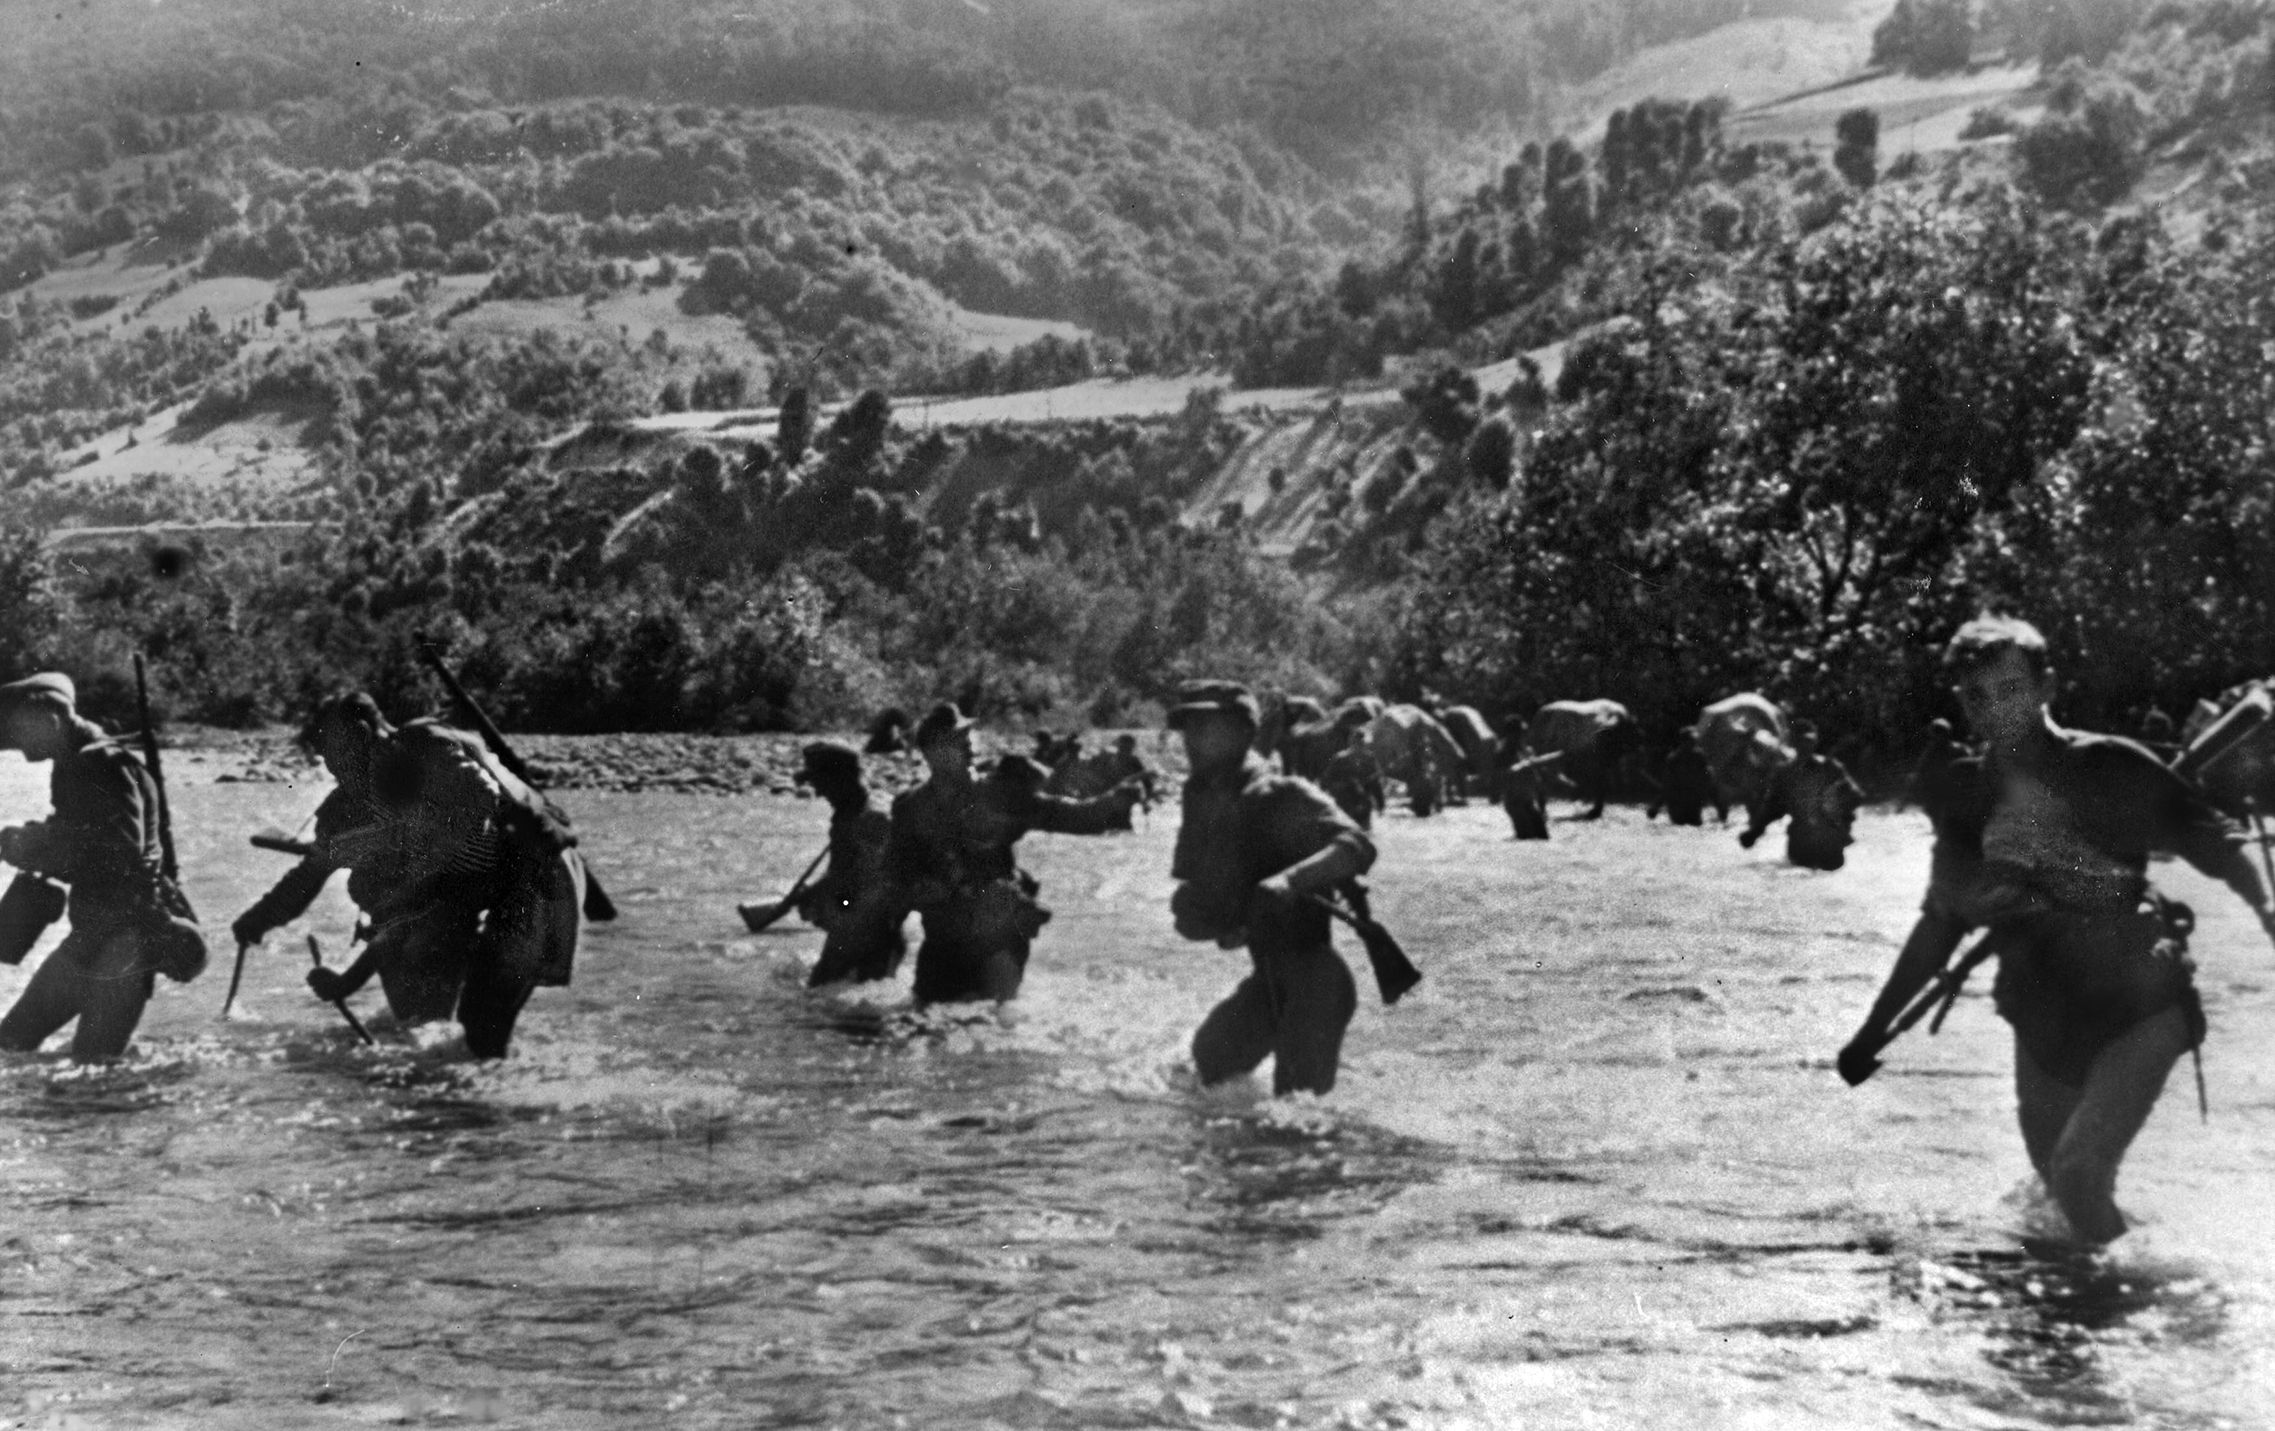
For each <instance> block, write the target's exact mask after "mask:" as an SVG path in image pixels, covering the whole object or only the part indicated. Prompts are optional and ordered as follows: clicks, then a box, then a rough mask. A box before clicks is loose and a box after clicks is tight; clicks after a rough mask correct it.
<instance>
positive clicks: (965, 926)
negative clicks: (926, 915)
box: [928, 875, 1051, 949]
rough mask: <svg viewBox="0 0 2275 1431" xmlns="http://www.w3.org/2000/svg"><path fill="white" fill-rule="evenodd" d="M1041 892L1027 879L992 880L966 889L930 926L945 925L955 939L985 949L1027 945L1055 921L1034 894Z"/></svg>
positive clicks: (952, 900) (951, 899) (953, 898)
mask: <svg viewBox="0 0 2275 1431" xmlns="http://www.w3.org/2000/svg"><path fill="white" fill-rule="evenodd" d="M1039 888H1041V886H1040V885H1037V884H1035V882H1034V881H1033V880H1032V879H1030V878H1028V877H1027V876H1025V875H1021V876H1020V878H1019V879H1018V880H1017V881H1013V880H1008V879H991V880H987V881H984V882H983V883H980V884H976V885H966V886H964V887H963V888H961V889H959V890H957V891H956V892H955V894H954V895H953V896H951V897H950V898H949V900H948V902H947V904H946V905H945V906H943V907H942V908H941V909H940V910H939V911H938V912H937V913H936V914H935V915H934V916H932V919H931V920H929V921H928V923H930V924H934V925H937V924H941V923H945V924H946V925H947V926H948V928H949V931H950V932H951V933H952V935H953V937H955V938H957V939H959V940H962V941H967V942H969V943H971V944H974V945H977V946H979V947H981V948H987V949H1004V948H1010V947H1012V946H1014V945H1020V944H1025V943H1027V942H1028V941H1029V940H1031V939H1033V938H1034V937H1035V936H1036V935H1037V934H1038V933H1040V932H1042V928H1043V926H1044V925H1046V924H1048V923H1050V920H1051V912H1050V911H1049V910H1047V909H1045V908H1043V906H1042V905H1041V904H1040V903H1038V902H1037V901H1036V899H1035V896H1034V894H1033V893H1032V892H1031V890H1032V889H1039Z"/></svg>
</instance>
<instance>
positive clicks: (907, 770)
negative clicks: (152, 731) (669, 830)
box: [166, 729, 1184, 795]
mask: <svg viewBox="0 0 2275 1431" xmlns="http://www.w3.org/2000/svg"><path fill="white" fill-rule="evenodd" d="M1115 734H1116V732H1099V733H1095V734H1091V735H1088V736H1086V741H1087V743H1088V744H1089V745H1090V747H1091V748H1093V749H1101V748H1104V747H1106V746H1109V745H1111V744H1112V741H1113V736H1114V735H1115ZM1155 736H1156V733H1155V732H1150V731H1144V732H1139V733H1138V742H1139V744H1138V748H1139V750H1140V752H1141V753H1142V754H1143V755H1144V757H1145V759H1146V761H1147V763H1149V764H1151V765H1153V766H1154V767H1156V768H1157V769H1160V770H1162V771H1163V772H1165V773H1166V774H1169V775H1172V776H1175V775H1178V774H1181V773H1182V772H1183V769H1184V752H1183V750H1182V749H1181V748H1180V747H1178V746H1177V745H1176V743H1175V742H1173V741H1170V742H1163V741H1157V740H1156V738H1155ZM508 738H509V739H510V740H511V741H512V743H513V746H514V749H515V751H516V752H517V753H518V754H520V755H521V756H522V758H523V759H525V760H527V761H528V762H529V763H530V766H531V768H532V769H533V771H534V772H535V773H536V774H537V776H538V780H539V783H540V784H541V785H543V786H544V787H545V788H546V789H548V790H553V791H563V790H626V791H632V790H675V791H684V792H687V793H690V794H698V795H704V794H710V795H769V794H771V795H792V794H796V793H797V783H796V782H797V774H798V765H799V757H798V752H799V751H800V750H801V749H802V748H804V746H805V745H806V743H807V742H809V741H812V740H815V739H818V738H820V737H816V736H812V735H793V734H769V735H684V734H618V735H515V736H510V737H508ZM838 738H839V739H844V740H847V741H849V742H850V743H851V744H853V745H854V746H855V747H856V748H858V747H859V746H860V744H861V737H860V736H858V735H840V736H839V737H838ZM978 744H979V754H980V758H981V759H982V760H987V759H990V758H992V757H993V756H996V755H999V754H1003V753H1005V752H1007V751H1024V750H1026V749H1028V748H1029V744H1030V742H1029V739H1028V737H1026V736H1024V735H1020V734H1017V733H1007V734H1000V735H999V734H992V733H988V732H982V733H981V734H980V737H979V742H978ZM166 759H167V760H168V762H169V764H170V767H171V766H179V767H180V768H181V770H182V772H183V773H184V774H185V775H188V774H190V772H193V771H195V772H198V773H200V774H203V775H204V777H205V778H207V779H211V780H213V781H216V782H221V783H233V782H239V781H249V782H255V783H277V784H285V783H297V782H299V781H301V780H305V779H308V778H311V776H312V775H314V774H315V773H316V769H315V765H314V762H313V761H312V760H311V759H310V758H309V757H308V756H307V755H306V754H305V753H303V752H302V751H301V750H300V748H299V747H298V746H297V745H296V744H295V743H294V742H293V738H292V733H291V732H290V731H287V730H283V729H278V730H272V731H227V730H188V729H184V730H179V731H175V732H172V733H170V735H169V738H168V740H167V754H166ZM863 765H864V767H865V768H866V769H867V771H868V774H869V783H870V786H871V787H872V788H873V789H876V790H878V791H879V792H881V793H884V794H894V793H898V792H899V791H902V790H906V789H908V788H910V787H911V786H914V785H915V784H916V783H917V782H919V781H920V780H922V779H923V778H924V764H923V762H922V761H921V760H919V759H918V758H917V757H916V755H915V754H914V753H913V752H907V751H904V752H900V753H898V754H893V755H872V756H868V757H865V758H864V760H863Z"/></svg>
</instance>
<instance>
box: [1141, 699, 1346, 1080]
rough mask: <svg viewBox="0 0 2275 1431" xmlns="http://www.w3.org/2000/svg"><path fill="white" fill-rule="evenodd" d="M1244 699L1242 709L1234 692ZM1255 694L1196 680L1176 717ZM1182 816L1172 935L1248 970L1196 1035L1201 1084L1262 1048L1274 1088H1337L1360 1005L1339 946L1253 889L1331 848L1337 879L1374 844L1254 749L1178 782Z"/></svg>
mask: <svg viewBox="0 0 2275 1431" xmlns="http://www.w3.org/2000/svg"><path fill="white" fill-rule="evenodd" d="M1243 699H1245V701H1246V705H1245V707H1243V705H1242V701H1243ZM1253 701H1254V698H1253V697H1251V696H1248V695H1247V692H1246V690H1245V688H1243V687H1238V686H1233V685H1231V684H1230V683H1221V682H1208V683H1199V685H1198V686H1197V687H1189V688H1188V699H1187V702H1186V703H1185V704H1183V705H1180V706H1179V707H1177V708H1176V709H1175V710H1173V711H1172V712H1171V719H1172V721H1173V722H1175V721H1177V720H1179V719H1190V718H1192V716H1193V715H1194V714H1197V713H1201V712H1207V711H1221V710H1232V711H1234V712H1236V713H1244V714H1246V715H1247V718H1248V720H1249V722H1250V725H1251V727H1253V725H1254V722H1255V717H1254V714H1253V712H1254V704H1253ZM1183 814H1184V823H1183V825H1182V826H1181V828H1179V830H1178V832H1177V848H1176V853H1175V856H1174V857H1173V861H1172V863H1171V865H1170V874H1171V876H1172V877H1173V878H1175V879H1177V880H1179V881H1181V883H1180V884H1179V887H1178V890H1177V893H1176V896H1175V898H1174V899H1173V900H1172V901H1171V905H1170V909H1171V913H1172V915H1173V917H1174V919H1175V922H1176V928H1177V932H1178V933H1179V934H1180V935H1182V936H1184V937H1185V938H1187V939H1194V940H1214V941H1215V942H1216V943H1217V944H1218V945H1219V946H1221V947H1224V948H1239V947H1241V946H1243V945H1245V946H1246V948H1247V950H1248V957H1249V961H1250V965H1251V968H1250V972H1249V974H1248V976H1247V977H1246V978H1244V979H1243V980H1241V982H1240V984H1239V986H1238V987H1236V988H1235V989H1234V990H1233V991H1232V993H1231V995H1230V996H1228V997H1227V998H1226V999H1225V1000H1224V1001H1223V1002H1222V1003H1219V1004H1218V1005H1217V1006H1216V1008H1215V1009H1213V1010H1211V1011H1210V1013H1209V1016H1208V1017H1207V1018H1206V1019H1205V1020H1203V1021H1202V1024H1201V1027H1200V1029H1199V1031H1198V1032H1196V1033H1195V1034H1194V1036H1193V1063H1194V1066H1195V1068H1196V1069H1197V1070H1198V1072H1199V1074H1200V1077H1201V1081H1202V1082H1204V1083H1216V1082H1220V1081H1222V1080H1224V1079H1227V1078H1232V1077H1235V1076H1237V1075H1239V1074H1243V1073H1247V1072H1249V1071H1250V1070H1252V1069H1254V1068H1256V1067H1257V1065H1259V1064H1261V1063H1262V1062H1263V1061H1264V1059H1265V1058H1266V1057H1267V1056H1268V1057H1270V1058H1271V1059H1272V1086H1273V1089H1274V1091H1275V1092H1276V1093H1282V1094H1285V1093H1290V1092H1295V1091H1299V1090H1301V1091H1310V1092H1315V1093H1325V1092H1327V1091H1328V1090H1330V1089H1332V1088H1333V1087H1334V1086H1335V1076H1336V1071H1337V1068H1338V1065H1339V1064H1340V1062H1341V1057H1342V1046H1343V1033H1344V1030H1345V1029H1346V1028H1348V1027H1349V1025H1350V1022H1351V1016H1352V1014H1353V1013H1354V1012H1355V1011H1356V1010H1357V1008H1358V991H1357V986H1356V985H1355V984H1354V983H1353V981H1352V979H1351V972H1350V970H1349V969H1347V968H1345V967H1344V964H1343V961H1342V959H1341V958H1340V957H1338V956H1337V954H1336V953H1335V948H1334V943H1333V941H1332V939H1331V938H1330V933H1329V923H1328V915H1327V912H1326V910H1325V909H1323V908H1321V907H1320V906H1319V905H1318V904H1316V903H1314V902H1312V901H1310V900H1308V899H1286V898H1275V897H1271V896H1269V895H1266V894H1264V893H1262V892H1261V891H1259V889H1258V886H1259V885H1260V884H1261V883H1262V882H1263V881H1265V880H1266V879H1269V878H1271V877H1272V876H1274V875H1278V874H1282V873H1284V872H1286V871H1288V870H1290V869H1291V868H1292V867H1294V866H1296V865H1298V864H1302V863H1304V862H1305V861H1307V860H1310V859H1311V858H1312V857H1313V856H1315V855H1318V854H1320V853H1321V852H1322V851H1324V850H1328V849H1330V848H1331V847H1332V848H1336V849H1339V850H1340V852H1341V854H1342V856H1343V858H1342V861H1341V863H1342V865H1343V867H1344V877H1350V876H1356V875H1358V874H1362V873H1364V872H1365V871H1366V870H1367V868H1368V867H1369V866H1371V865H1372V864H1373V863H1374V855H1375V851H1374V843H1373V841H1371V840H1370V839H1369V838H1368V837H1367V835H1366V832H1365V831H1363V830H1361V829H1360V828H1359V827H1358V825H1357V823H1356V822H1355V821H1353V820H1352V819H1351V818H1350V817H1349V816H1348V815H1346V814H1344V812H1343V811H1341V810H1340V809H1338V808H1336V806H1335V803H1334V802H1333V801H1332V800H1330V799H1329V798H1328V796H1327V794H1326V792H1325V791H1323V790H1321V789H1320V788H1319V787H1318V786H1316V785H1314V784H1312V783H1311V782H1310V781H1309V780H1305V779H1303V778H1301V777H1299V776H1288V775H1279V774H1276V773H1274V772H1273V770H1272V768H1271V767H1270V766H1269V765H1267V764H1266V763H1265V762H1264V760H1263V759H1262V758H1261V757H1259V756H1257V755H1255V754H1254V753H1253V752H1251V753H1250V754H1248V755H1246V756H1244V757H1242V758H1241V759H1240V760H1239V761H1238V762H1237V763H1234V764H1232V765H1230V766H1229V767H1227V768H1223V769H1218V770H1213V771H1211V770H1201V769H1196V770H1195V771H1194V773H1193V774H1192V776H1191V777H1190V778H1188V779H1187V780H1186V782H1185V790H1184V797H1183Z"/></svg>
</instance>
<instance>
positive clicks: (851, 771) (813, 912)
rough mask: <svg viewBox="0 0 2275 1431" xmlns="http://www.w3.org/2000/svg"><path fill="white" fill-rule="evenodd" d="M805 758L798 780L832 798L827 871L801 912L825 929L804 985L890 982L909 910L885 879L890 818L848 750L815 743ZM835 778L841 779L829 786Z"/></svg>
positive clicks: (901, 953)
mask: <svg viewBox="0 0 2275 1431" xmlns="http://www.w3.org/2000/svg"><path fill="white" fill-rule="evenodd" d="M817 752H826V753H817ZM805 760H806V768H805V771H804V773H803V774H802V775H801V777H800V778H801V779H803V780H806V781H807V782H808V783H819V784H826V785H829V786H830V788H829V789H828V790H826V791H825V792H824V793H825V794H827V795H828V796H829V798H830V816H829V868H828V869H826V870H824V871H823V872H822V877H821V878H820V879H818V880H816V881H814V883H813V884H812V886H811V887H809V888H808V889H807V891H806V893H805V894H804V895H803V896H802V897H801V898H800V899H799V901H798V913H799V915H800V916H801V917H802V918H804V919H805V920H806V922H807V923H809V924H812V925H815V926H817V927H818V928H820V929H821V930H823V931H824V938H823V940H822V952H821V957H820V958H819V959H817V960H815V961H814V967H813V970H812V971H811V972H810V973H809V974H808V975H807V976H806V986H807V987H808V988H817V987H819V986H821V985H823V984H833V983H837V982H839V981H840V980H848V979H850V980H869V979H890V978H891V977H893V975H894V974H895V973H896V972H898V971H899V969H900V965H901V960H902V959H903V958H904V957H905V956H906V955H907V953H908V940H907V939H906V937H904V936H903V935H902V933H901V924H902V923H903V921H904V920H905V919H906V918H907V916H908V911H907V910H906V909H905V908H903V907H902V906H901V905H900V904H899V903H898V902H896V901H895V900H894V898H893V895H892V890H891V888H890V887H889V882H888V881H887V879H886V877H885V852H886V849H887V847H888V846H889V845H890V844H891V842H892V831H893V820H892V816H891V815H889V814H887V813H886V812H885V811H883V810H880V809H878V808H877V807H876V806H874V805H872V804H871V803H870V801H869V791H868V788H867V787H866V786H865V785H863V784H862V783H861V759H860V756H859V755H858V754H856V753H855V752H854V751H853V749H852V748H851V747H849V746H843V745H838V744H837V743H836V742H831V741H817V742H815V743H814V744H813V745H810V746H808V747H806V755H805ZM833 777H835V779H836V780H837V781H842V782H843V783H832V780H833Z"/></svg>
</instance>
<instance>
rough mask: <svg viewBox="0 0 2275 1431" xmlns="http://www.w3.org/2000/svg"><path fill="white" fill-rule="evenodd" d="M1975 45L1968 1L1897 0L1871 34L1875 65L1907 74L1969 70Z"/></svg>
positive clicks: (1972, 21) (1935, 73)
mask: <svg viewBox="0 0 2275 1431" xmlns="http://www.w3.org/2000/svg"><path fill="white" fill-rule="evenodd" d="M1974 45H1975V24H1974V18H1973V15H1972V13H1971V6H1970V4H1969V0H1896V8H1895V9H1894V10H1892V11H1890V12H1889V14H1888V18H1887V19H1885V20H1882V21H1881V22H1880V24H1879V26H1878V27H1877V28H1875V29H1874V30H1873V32H1872V63H1874V64H1876V65H1891V66H1894V67H1896V68H1899V69H1902V70H1903V71H1905V72H1906V73H1907V74H1915V75H1937V74H1947V73H1949V72H1950V71H1952V70H1960V69H1965V68H1966V67H1967V61H1968V58H1969V56H1970V55H1971V54H1972V53H1973V51H1974Z"/></svg>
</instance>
